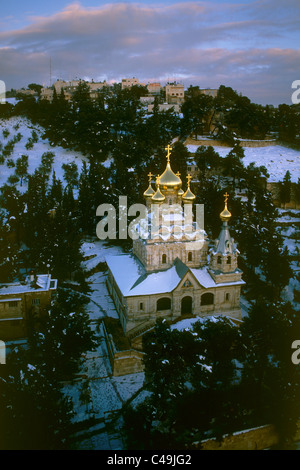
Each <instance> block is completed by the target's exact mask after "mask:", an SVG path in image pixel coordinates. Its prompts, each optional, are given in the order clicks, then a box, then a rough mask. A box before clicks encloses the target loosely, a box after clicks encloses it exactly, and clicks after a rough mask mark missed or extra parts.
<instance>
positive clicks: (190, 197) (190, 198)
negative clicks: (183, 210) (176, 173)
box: [182, 175, 196, 203]
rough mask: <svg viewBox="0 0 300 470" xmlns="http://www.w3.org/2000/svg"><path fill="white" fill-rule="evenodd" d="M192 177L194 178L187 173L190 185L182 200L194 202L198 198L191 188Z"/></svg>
mask: <svg viewBox="0 0 300 470" xmlns="http://www.w3.org/2000/svg"><path fill="white" fill-rule="evenodd" d="M191 178H192V177H191V175H187V180H188V187H187V190H186V192H185V193H184V194H183V196H182V200H183V202H185V203H192V202H193V201H194V200H195V199H196V196H195V194H193V193H192V191H191V188H190V181H191Z"/></svg>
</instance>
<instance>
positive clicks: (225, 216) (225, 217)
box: [220, 192, 231, 222]
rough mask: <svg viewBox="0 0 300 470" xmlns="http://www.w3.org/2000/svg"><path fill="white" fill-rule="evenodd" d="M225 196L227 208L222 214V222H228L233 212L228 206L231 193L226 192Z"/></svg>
mask: <svg viewBox="0 0 300 470" xmlns="http://www.w3.org/2000/svg"><path fill="white" fill-rule="evenodd" d="M224 196H225V208H224V210H223V211H222V212H221V214H220V219H221V220H222V222H227V221H228V220H229V219H230V217H231V213H230V212H229V210H228V208H227V200H228V197H229V194H227V192H226V193H225V194H224Z"/></svg>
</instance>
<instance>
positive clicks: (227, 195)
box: [224, 191, 229, 204]
mask: <svg viewBox="0 0 300 470" xmlns="http://www.w3.org/2000/svg"><path fill="white" fill-rule="evenodd" d="M224 196H225V203H226V204H227V201H228V198H229V194H228V193H227V191H226V193H225V194H224Z"/></svg>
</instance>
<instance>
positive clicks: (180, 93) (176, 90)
mask: <svg viewBox="0 0 300 470" xmlns="http://www.w3.org/2000/svg"><path fill="white" fill-rule="evenodd" d="M166 101H167V103H168V104H179V105H180V104H182V103H184V85H181V84H180V83H174V84H168V85H166Z"/></svg>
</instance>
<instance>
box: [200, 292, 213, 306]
mask: <svg viewBox="0 0 300 470" xmlns="http://www.w3.org/2000/svg"><path fill="white" fill-rule="evenodd" d="M213 303H214V294H211V293H210V292H207V293H206V294H203V295H201V305H212V304H213Z"/></svg>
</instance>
